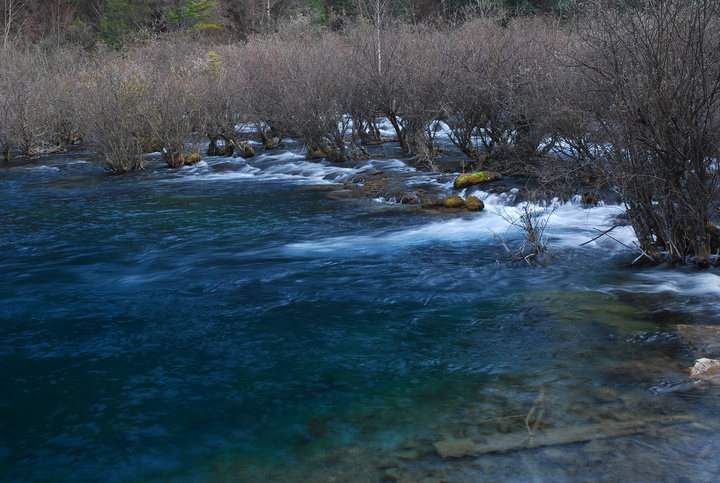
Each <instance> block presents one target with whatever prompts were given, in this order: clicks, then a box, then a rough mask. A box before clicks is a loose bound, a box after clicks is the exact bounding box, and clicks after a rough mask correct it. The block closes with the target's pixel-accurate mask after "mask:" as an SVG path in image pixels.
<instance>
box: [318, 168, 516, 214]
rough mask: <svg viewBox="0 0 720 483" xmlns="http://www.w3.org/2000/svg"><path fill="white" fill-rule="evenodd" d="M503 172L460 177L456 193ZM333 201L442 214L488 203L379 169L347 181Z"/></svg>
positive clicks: (505, 188) (333, 192)
mask: <svg viewBox="0 0 720 483" xmlns="http://www.w3.org/2000/svg"><path fill="white" fill-rule="evenodd" d="M502 179H503V177H502V175H501V174H500V173H496V172H489V171H487V172H486V171H479V172H476V173H469V174H460V175H459V176H457V177H456V178H455V181H454V183H453V186H454V189H455V190H461V189H464V188H466V187H468V186H472V185H476V184H480V183H490V182H492V181H500V180H502ZM512 189H513V186H512V183H507V184H506V183H504V184H503V185H502V186H500V185H496V186H494V189H493V191H497V190H499V191H501V192H507V191H510V190H512ZM328 196H329V197H330V198H334V199H341V198H369V199H380V200H384V201H387V202H391V203H398V204H402V205H418V206H420V207H421V208H423V209H428V210H438V211H450V212H453V211H482V210H483V209H484V208H485V204H484V203H483V201H482V200H480V199H479V198H478V197H477V196H467V197H465V198H463V197H461V196H460V195H458V194H451V195H448V194H447V192H446V190H444V189H443V188H442V187H441V186H439V185H437V184H434V183H430V182H426V183H422V182H420V183H419V182H418V181H417V176H416V175H413V174H412V173H407V172H394V171H393V172H386V171H383V170H375V171H372V172H366V173H362V174H360V175H358V176H356V177H355V178H353V179H351V180H349V181H346V182H345V183H344V184H343V185H342V187H341V188H339V189H333V190H331V191H330V193H329V194H328Z"/></svg>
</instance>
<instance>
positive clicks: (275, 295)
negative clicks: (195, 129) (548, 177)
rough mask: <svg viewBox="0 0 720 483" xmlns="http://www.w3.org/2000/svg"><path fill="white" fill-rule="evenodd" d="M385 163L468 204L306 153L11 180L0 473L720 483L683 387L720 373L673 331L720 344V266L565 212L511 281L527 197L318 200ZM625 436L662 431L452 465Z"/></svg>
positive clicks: (58, 164) (699, 414)
mask: <svg viewBox="0 0 720 483" xmlns="http://www.w3.org/2000/svg"><path fill="white" fill-rule="evenodd" d="M376 169H383V170H385V171H386V172H392V171H402V172H403V173H408V174H412V175H413V176H415V177H417V178H418V179H420V180H422V182H423V183H432V184H435V185H436V186H437V187H438V188H439V189H447V190H449V189H450V187H451V182H452V177H451V176H447V175H445V176H443V175H432V174H428V173H417V172H415V171H414V169H413V168H411V167H409V166H407V165H406V164H405V163H403V162H402V161H400V160H373V161H368V162H364V163H361V164H350V165H340V166H337V165H335V166H333V165H330V164H326V163H317V162H313V163H311V162H306V161H304V160H303V159H302V158H301V157H298V156H297V155H295V154H294V153H293V151H292V150H288V151H281V152H276V153H271V155H262V156H259V157H257V158H255V159H253V160H250V161H248V162H246V161H244V160H241V159H239V158H234V159H230V158H215V159H212V158H210V159H209V160H208V161H206V162H203V163H201V164H200V165H199V166H196V167H191V168H188V167H186V168H182V169H180V170H169V169H167V168H165V167H164V166H162V165H161V164H159V163H151V164H150V165H148V169H147V171H145V172H142V173H134V174H130V175H126V176H110V175H107V174H105V173H103V172H102V171H100V170H98V169H97V167H96V166H95V165H94V164H93V163H92V162H90V158H89V157H86V156H83V155H82V154H79V155H74V156H66V157H55V158H52V157H50V158H44V159H41V160H35V161H17V162H14V163H12V164H10V165H9V166H4V167H2V168H0V183H1V187H2V190H1V191H0V218H1V219H2V220H3V223H2V224H1V225H0V320H2V322H1V323H0V340H2V344H0V371H2V372H1V374H2V379H0V435H2V439H0V474H2V475H5V479H6V480H10V481H58V480H61V481H63V480H66V481H206V480H209V481H303V480H304V481H402V480H403V479H405V480H407V481H410V480H415V481H426V482H430V481H443V480H445V481H482V480H486V481H501V480H508V481H529V480H533V481H559V480H560V481H562V480H566V481H574V480H600V481H616V480H618V479H620V480H628V479H632V480H634V481H678V480H683V479H684V480H686V481H713V480H714V478H713V476H714V475H716V474H718V473H719V472H720V463H718V462H717V461H716V458H713V457H712V455H714V454H715V452H716V451H717V450H718V449H720V448H719V446H720V442H718V441H717V440H716V437H715V434H716V431H717V430H718V429H720V420H719V419H718V410H717V401H718V398H717V391H715V390H714V389H713V388H711V387H709V388H697V387H694V386H693V385H692V384H691V383H690V380H689V379H688V377H687V375H686V373H685V372H684V369H685V368H686V367H689V366H690V365H692V361H693V359H694V358H695V357H703V356H713V355H712V354H698V353H697V351H696V350H694V349H693V348H692V347H691V346H690V345H689V344H688V343H687V341H685V340H683V338H682V337H681V336H680V335H679V333H678V331H677V329H676V327H677V324H703V325H716V324H718V322H719V320H718V316H717V312H718V311H717V308H718V298H717V296H718V292H720V276H718V273H717V272H715V271H706V272H693V271H690V270H683V269H681V270H668V269H664V268H638V267H631V266H630V264H629V262H631V261H632V260H633V258H634V257H635V255H634V254H633V253H632V252H630V251H629V250H627V248H625V247H624V246H623V245H622V244H619V243H617V242H615V241H613V240H610V239H608V238H601V239H599V240H597V241H595V242H592V243H589V244H588V245H585V246H583V247H581V246H580V244H581V243H583V242H584V241H587V240H589V239H591V238H593V237H594V236H595V235H597V234H598V233H599V232H598V230H603V229H606V228H608V227H610V226H611V225H612V220H613V217H614V216H616V215H617V214H618V213H619V212H620V209H619V208H618V207H615V206H601V207H596V208H592V209H588V208H586V207H583V206H582V205H574V204H572V203H568V204H558V205H557V206H556V207H555V211H554V212H553V213H552V215H551V217H550V224H549V240H548V247H549V250H548V254H547V255H546V256H545V257H543V258H542V259H541V260H538V261H537V262H536V263H534V264H533V265H528V264H525V263H514V264H509V263H507V260H506V257H505V255H504V253H503V251H504V249H503V248H502V247H501V246H500V244H499V242H498V239H497V238H496V237H495V236H494V234H500V235H505V234H507V237H508V242H509V243H510V244H515V245H517V244H519V243H520V240H519V238H518V235H517V234H516V233H515V231H514V230H513V229H512V228H511V227H509V223H508V219H512V217H513V216H515V215H516V214H517V210H518V207H514V206H512V196H510V197H509V198H508V197H507V196H506V197H498V196H495V195H489V194H487V193H482V192H479V193H475V194H478V195H479V196H481V197H483V198H484V199H485V202H486V205H487V208H486V210H485V211H484V212H482V213H477V214H469V213H465V214H459V215H438V214H436V213H431V212H426V211H422V210H420V209H417V208H414V207H407V206H401V205H394V204H390V203H383V202H381V201H378V200H348V199H344V200H338V199H330V198H328V196H327V193H326V191H324V190H319V189H315V188H314V187H315V186H317V185H333V184H338V183H341V182H342V181H343V180H347V179H351V178H353V177H354V176H356V175H357V174H359V173H361V172H364V171H373V170H376ZM464 194H468V193H464ZM623 230H624V231H623ZM614 236H615V238H617V239H619V240H620V241H622V242H623V243H625V244H631V243H632V233H631V232H630V231H629V230H627V229H618V230H616V231H615V232H614ZM718 355H720V354H715V356H718ZM678 416H681V417H682V418H685V419H682V420H681V421H679V422H678V421H677V420H671V419H668V418H671V417H678ZM627 421H652V422H653V423H652V424H651V426H650V427H649V429H647V430H643V431H642V432H636V433H633V434H629V435H617V434H613V435H611V436H610V437H605V438H586V439H581V440H579V441H575V442H570V443H565V444H553V445H547V446H542V447H533V448H529V449H523V450H516V451H505V452H500V453H492V454H486V455H482V456H465V457H461V458H447V459H442V458H440V457H439V456H438V453H437V451H436V449H435V447H434V446H433V443H437V442H440V441H445V440H455V439H463V438H466V439H467V438H469V439H472V440H474V441H475V442H476V443H478V444H479V443H481V442H489V443H492V442H493V441H498V438H500V437H502V436H507V435H508V434H509V435H513V434H520V435H522V434H529V433H533V435H538V437H539V435H543V434H546V435H547V434H553V435H558V434H563V432H564V431H565V428H577V427H581V426H583V427H584V425H591V426H592V425H595V426H592V427H600V426H607V427H610V428H612V427H615V426H617V423H618V422H627ZM613 425H615V426H613ZM703 455H704V456H703Z"/></svg>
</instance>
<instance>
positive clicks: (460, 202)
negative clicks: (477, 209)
mask: <svg viewBox="0 0 720 483" xmlns="http://www.w3.org/2000/svg"><path fill="white" fill-rule="evenodd" d="M443 204H444V206H445V208H464V207H465V200H464V199H462V198H460V197H459V196H458V195H452V196H446V197H445V198H443Z"/></svg>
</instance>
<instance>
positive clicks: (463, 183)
mask: <svg viewBox="0 0 720 483" xmlns="http://www.w3.org/2000/svg"><path fill="white" fill-rule="evenodd" d="M501 179H502V174H500V173H496V172H494V171H478V172H476V173H465V174H461V175H460V176H458V177H457V178H455V182H454V183H453V187H454V188H455V189H458V190H461V189H463V188H467V187H468V186H473V185H476V184H480V183H487V182H489V181H498V180H501Z"/></svg>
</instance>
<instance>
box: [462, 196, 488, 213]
mask: <svg viewBox="0 0 720 483" xmlns="http://www.w3.org/2000/svg"><path fill="white" fill-rule="evenodd" d="M465 207H466V208H467V209H468V210H469V211H482V210H483V209H485V203H483V202H482V200H481V199H479V198H478V197H477V196H468V197H467V198H465Z"/></svg>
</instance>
